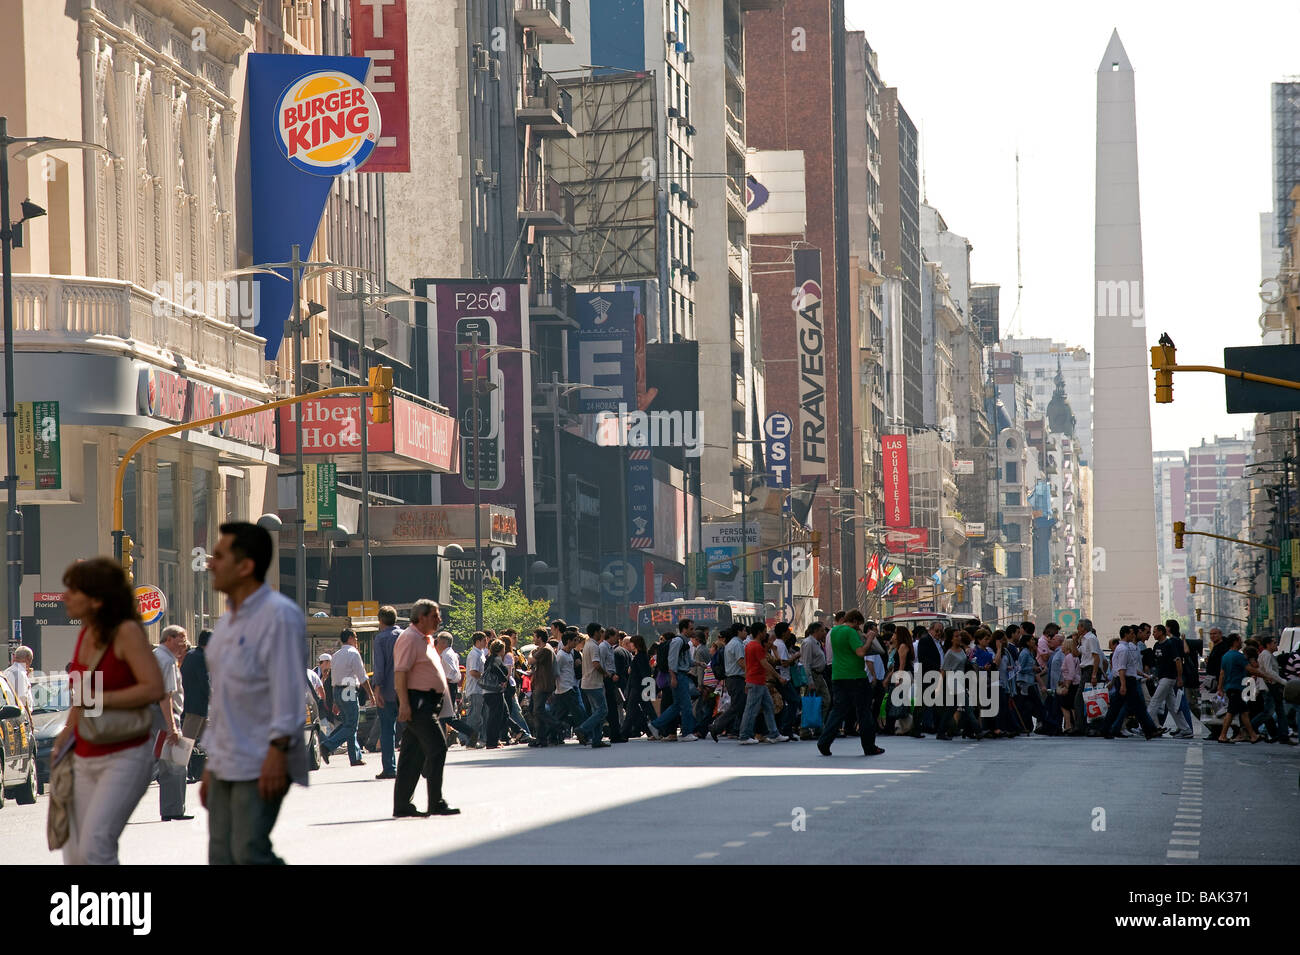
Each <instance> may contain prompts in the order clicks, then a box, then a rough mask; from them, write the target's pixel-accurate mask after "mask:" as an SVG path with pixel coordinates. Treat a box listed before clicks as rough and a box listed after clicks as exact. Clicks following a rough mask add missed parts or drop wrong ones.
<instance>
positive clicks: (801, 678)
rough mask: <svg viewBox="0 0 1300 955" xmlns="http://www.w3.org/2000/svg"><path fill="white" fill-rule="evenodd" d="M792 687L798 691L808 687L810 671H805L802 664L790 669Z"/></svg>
mask: <svg viewBox="0 0 1300 955" xmlns="http://www.w3.org/2000/svg"><path fill="white" fill-rule="evenodd" d="M790 685H791V686H792V687H794V688H795V689H796V690H797V689H799V687H801V686H807V685H808V671H807V670H805V669H804V667H803V664H802V663H796V664H795V665H794V666H792V667H790Z"/></svg>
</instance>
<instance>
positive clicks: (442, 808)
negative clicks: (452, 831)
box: [424, 799, 460, 816]
mask: <svg viewBox="0 0 1300 955" xmlns="http://www.w3.org/2000/svg"><path fill="white" fill-rule="evenodd" d="M424 815H426V816H459V815H460V810H459V809H456V808H455V807H453V806H448V805H447V800H445V799H440V800H438V801H437V802H436V803H434V804H433V805H432V806H431V807H430V808H429V811H428V812H426V813H425V814H424Z"/></svg>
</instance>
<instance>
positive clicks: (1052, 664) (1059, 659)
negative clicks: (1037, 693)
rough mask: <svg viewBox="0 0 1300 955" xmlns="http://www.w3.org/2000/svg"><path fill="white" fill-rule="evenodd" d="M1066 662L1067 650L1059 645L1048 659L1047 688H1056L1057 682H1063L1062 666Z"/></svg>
mask: <svg viewBox="0 0 1300 955" xmlns="http://www.w3.org/2000/svg"><path fill="white" fill-rule="evenodd" d="M1064 664H1065V651H1064V650H1062V649H1061V648H1060V647H1057V648H1056V650H1055V651H1053V653H1052V656H1051V659H1049V660H1048V661H1047V688H1048V689H1049V690H1055V689H1056V684H1058V683H1060V682H1061V667H1062V666H1064Z"/></svg>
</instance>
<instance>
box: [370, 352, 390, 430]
mask: <svg viewBox="0 0 1300 955" xmlns="http://www.w3.org/2000/svg"><path fill="white" fill-rule="evenodd" d="M370 387H371V388H374V389H376V390H375V392H374V396H373V397H372V398H371V405H370V423H371V424H387V423H388V422H389V421H391V420H392V405H391V403H390V397H389V393H390V392H391V391H392V390H393V369H391V368H387V367H384V366H382V365H381V366H378V367H376V368H371V369H370Z"/></svg>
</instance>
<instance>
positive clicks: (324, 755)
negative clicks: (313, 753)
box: [320, 746, 330, 765]
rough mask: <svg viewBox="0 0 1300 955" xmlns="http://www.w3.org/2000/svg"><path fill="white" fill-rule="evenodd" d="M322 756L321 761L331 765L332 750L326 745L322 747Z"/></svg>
mask: <svg viewBox="0 0 1300 955" xmlns="http://www.w3.org/2000/svg"><path fill="white" fill-rule="evenodd" d="M320 758H321V762H323V763H325V764H326V765H329V761H330V751H329V750H327V749H326V748H325V747H324V746H322V747H321V748H320Z"/></svg>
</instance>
